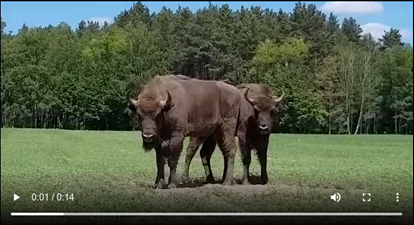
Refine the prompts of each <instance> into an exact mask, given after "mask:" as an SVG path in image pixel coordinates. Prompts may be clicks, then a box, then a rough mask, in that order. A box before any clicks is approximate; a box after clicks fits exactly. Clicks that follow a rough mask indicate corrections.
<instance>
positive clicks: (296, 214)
mask: <svg viewBox="0 0 414 225" xmlns="http://www.w3.org/2000/svg"><path fill="white" fill-rule="evenodd" d="M11 215H12V216H402V213H401V212H382V213H373V212H362V213H351V212H339V213H338V212H318V213H288V212H287V213H240V212H237V213H225V212H223V213H213V212H207V213H155V212H152V213H118V212H117V213H113V212H112V213H98V212H90V213H89V212H12V213H11Z"/></svg>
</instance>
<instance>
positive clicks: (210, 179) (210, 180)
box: [206, 176, 215, 184]
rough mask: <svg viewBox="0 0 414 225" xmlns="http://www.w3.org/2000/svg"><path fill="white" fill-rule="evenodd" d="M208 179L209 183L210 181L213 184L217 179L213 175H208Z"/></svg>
mask: <svg viewBox="0 0 414 225" xmlns="http://www.w3.org/2000/svg"><path fill="white" fill-rule="evenodd" d="M206 181H207V183H209V184H213V183H214V182H215V180H214V178H213V176H209V177H207V179H206Z"/></svg>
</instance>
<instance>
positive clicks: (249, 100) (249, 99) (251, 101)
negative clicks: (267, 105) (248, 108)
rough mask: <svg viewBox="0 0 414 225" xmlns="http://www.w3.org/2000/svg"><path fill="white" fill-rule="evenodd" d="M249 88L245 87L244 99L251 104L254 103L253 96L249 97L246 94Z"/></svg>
mask: <svg viewBox="0 0 414 225" xmlns="http://www.w3.org/2000/svg"><path fill="white" fill-rule="evenodd" d="M249 91H250V88H247V90H246V92H244V97H245V98H246V100H247V101H248V102H250V103H251V104H252V105H254V104H255V101H254V99H253V98H249V96H248V94H249Z"/></svg>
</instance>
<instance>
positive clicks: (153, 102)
mask: <svg viewBox="0 0 414 225" xmlns="http://www.w3.org/2000/svg"><path fill="white" fill-rule="evenodd" d="M241 100H242V98H241V95H240V92H239V90H238V89H237V88H236V87H234V86H232V85H229V84H226V83H224V82H217V81H205V80H198V79H191V78H188V77H186V76H184V75H178V76H177V75H165V76H155V77H154V78H153V79H151V80H150V81H149V82H147V83H146V84H145V85H144V86H143V88H142V90H141V92H140V94H139V95H138V98H137V100H134V99H132V98H131V99H130V109H131V110H132V111H133V112H136V115H137V116H138V119H139V121H140V123H141V127H142V128H141V136H142V141H143V142H142V145H143V148H144V150H145V151H150V150H151V149H155V152H156V163H157V176H156V179H155V183H154V188H163V186H164V184H165V182H164V163H165V159H167V162H168V166H169V168H170V177H169V181H168V188H175V187H176V186H177V178H176V168H177V164H178V159H179V156H180V154H181V152H182V149H183V142H184V139H185V137H187V136H189V137H190V138H193V139H194V138H197V139H198V140H200V141H201V142H204V141H205V140H206V139H207V138H208V137H210V136H213V137H214V139H215V140H216V141H217V144H218V146H219V148H220V149H221V150H222V152H223V155H225V165H226V167H225V179H224V180H223V183H222V184H223V185H232V184H233V174H234V160H235V155H236V151H237V146H236V140H235V134H236V130H237V127H236V126H237V119H238V116H239V112H240V104H241Z"/></svg>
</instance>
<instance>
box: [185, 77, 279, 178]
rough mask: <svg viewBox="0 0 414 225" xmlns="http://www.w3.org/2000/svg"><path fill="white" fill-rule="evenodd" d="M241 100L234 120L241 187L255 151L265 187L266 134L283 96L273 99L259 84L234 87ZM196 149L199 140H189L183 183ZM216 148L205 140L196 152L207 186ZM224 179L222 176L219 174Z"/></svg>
mask: <svg viewBox="0 0 414 225" xmlns="http://www.w3.org/2000/svg"><path fill="white" fill-rule="evenodd" d="M238 88H239V90H240V93H241V94H242V96H244V98H242V102H241V108H240V117H239V120H238V123H239V124H238V130H237V137H238V139H239V146H240V152H241V155H242V160H243V165H244V171H243V178H242V183H243V184H250V182H249V166H250V163H251V150H252V149H255V150H256V152H257V155H258V158H259V162H260V165H261V182H262V183H263V184H266V183H267V181H268V176H267V148H268V145H269V137H270V131H271V129H272V124H273V118H274V113H275V109H276V106H277V104H278V103H279V102H280V101H282V99H283V98H284V96H285V93H284V92H283V93H282V95H281V96H280V97H276V96H273V92H272V91H271V89H270V88H269V87H267V86H265V85H261V84H242V85H239V86H238ZM199 146H200V140H199V139H197V138H194V139H193V138H190V143H189V146H188V147H187V155H186V159H185V165H184V172H183V179H184V180H186V179H188V173H189V167H190V163H191V160H192V158H193V157H194V155H195V152H196V151H197V148H198V147H199ZM215 147H216V140H215V138H214V137H213V136H211V137H209V138H207V139H206V140H205V141H204V143H203V146H202V148H201V150H200V156H201V159H202V163H203V167H204V171H205V173H206V177H207V182H213V180H214V178H213V175H212V171H211V165H210V158H211V155H212V154H213V152H214V149H215ZM223 179H224V173H223Z"/></svg>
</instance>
